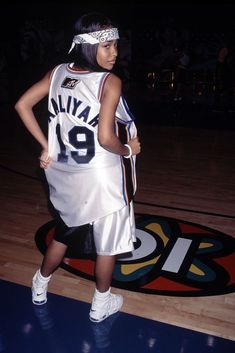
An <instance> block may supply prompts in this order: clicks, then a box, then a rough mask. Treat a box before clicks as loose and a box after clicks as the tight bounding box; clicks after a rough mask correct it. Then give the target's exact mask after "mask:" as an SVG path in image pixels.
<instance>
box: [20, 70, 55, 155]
mask: <svg viewBox="0 0 235 353" xmlns="http://www.w3.org/2000/svg"><path fill="white" fill-rule="evenodd" d="M49 87H50V72H48V73H47V74H46V75H45V76H44V77H43V78H42V79H41V80H40V81H38V82H37V83H35V84H34V85H33V86H31V87H30V88H29V89H28V90H27V91H26V92H25V93H24V94H23V95H22V96H21V97H20V98H19V100H18V101H17V102H16V104H15V109H16V111H17V113H18V114H19V116H20V118H21V120H22V121H23V123H24V125H25V127H26V128H27V129H28V131H29V132H30V133H31V134H32V135H33V137H34V138H35V139H36V140H37V141H38V142H39V144H40V145H41V147H42V149H44V150H47V147H48V144H47V139H46V137H45V135H44V134H43V132H42V129H41V128H40V126H39V124H38V122H37V120H36V117H35V115H34V112H33V107H34V106H35V105H36V104H37V103H38V102H40V101H41V100H42V99H43V98H44V97H46V96H47V95H48V93H49Z"/></svg>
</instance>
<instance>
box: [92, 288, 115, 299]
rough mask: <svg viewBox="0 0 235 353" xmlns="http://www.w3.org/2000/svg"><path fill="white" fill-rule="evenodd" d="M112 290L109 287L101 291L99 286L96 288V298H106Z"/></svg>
mask: <svg viewBox="0 0 235 353" xmlns="http://www.w3.org/2000/svg"><path fill="white" fill-rule="evenodd" d="M110 290H111V288H109V289H108V290H107V291H106V292H100V291H98V289H97V288H95V296H96V298H100V299H105V298H107V297H108V296H109V294H110Z"/></svg>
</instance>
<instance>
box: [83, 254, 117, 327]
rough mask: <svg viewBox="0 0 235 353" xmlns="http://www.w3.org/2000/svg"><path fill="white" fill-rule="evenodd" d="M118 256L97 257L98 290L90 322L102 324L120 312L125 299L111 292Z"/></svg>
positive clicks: (96, 289)
mask: <svg viewBox="0 0 235 353" xmlns="http://www.w3.org/2000/svg"><path fill="white" fill-rule="evenodd" d="M115 260H116V256H104V255H97V259H96V265H95V278H96V288H95V294H94V296H93V300H92V305H91V310H90V315H89V316H90V320H91V321H93V322H101V321H103V320H104V319H106V318H107V317H109V316H110V315H113V314H114V313H116V312H117V311H119V310H120V308H121V307H122V304H123V298H122V296H121V295H119V294H112V293H111V292H110V290H111V288H110V285H111V281H112V274H113V270H114V265H115Z"/></svg>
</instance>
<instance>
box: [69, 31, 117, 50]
mask: <svg viewBox="0 0 235 353" xmlns="http://www.w3.org/2000/svg"><path fill="white" fill-rule="evenodd" d="M116 39H119V34H118V29H117V28H106V29H103V30H102V31H96V32H90V33H84V34H77V35H76V36H74V37H73V42H72V45H71V48H70V50H69V53H70V52H71V51H72V50H73V48H74V47H75V44H82V43H89V44H98V43H103V42H108V41H111V40H116Z"/></svg>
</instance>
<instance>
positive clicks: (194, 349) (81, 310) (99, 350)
mask: <svg viewBox="0 0 235 353" xmlns="http://www.w3.org/2000/svg"><path fill="white" fill-rule="evenodd" d="M78 290H79V288H78ZM0 302H1V305H0V353H148V352H149V353H150V352H151V353H182V352H183V353H232V352H235V341H231V340H225V339H222V338H219V337H215V336H211V335H207V334H203V333H199V332H195V331H192V330H187V329H183V328H180V327H176V326H173V325H169V324H164V323H160V322H157V321H153V320H148V319H144V318H140V317H138V316H134V315H129V314H126V313H117V314H115V315H113V316H111V317H109V318H108V319H106V320H105V321H103V322H102V323H99V324H94V323H92V322H90V320H89V318H88V314H89V309H90V304H87V303H83V302H80V301H78V300H74V299H69V298H66V297H63V296H59V295H55V294H51V293H49V294H48V303H47V304H45V305H42V306H35V305H33V304H32V302H31V289H30V288H28V287H25V286H22V285H18V284H15V283H11V282H8V281H3V280H0ZM146 305H147V303H146ZM153 310H154V308H153Z"/></svg>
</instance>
